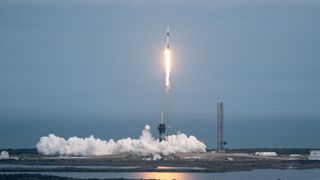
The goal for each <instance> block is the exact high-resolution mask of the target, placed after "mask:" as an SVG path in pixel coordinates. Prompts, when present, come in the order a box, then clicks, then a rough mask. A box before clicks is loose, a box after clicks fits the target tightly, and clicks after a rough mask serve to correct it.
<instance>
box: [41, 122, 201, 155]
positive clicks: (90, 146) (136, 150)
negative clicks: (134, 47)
mask: <svg viewBox="0 0 320 180" xmlns="http://www.w3.org/2000/svg"><path fill="white" fill-rule="evenodd" d="M36 147H37V150H38V152H39V153H41V154H44V155H76V156H99V155H112V154H120V153H130V154H134V155H139V156H147V155H156V154H160V155H169V154H174V153H188V152H205V151H206V145H205V144H204V143H202V142H200V141H199V140H198V139H197V138H196V137H194V136H187V135H185V134H182V133H178V134H176V135H170V136H168V141H162V142H159V141H158V140H157V139H154V138H153V137H152V135H151V132H150V126H149V125H146V126H145V128H144V130H143V131H142V134H141V136H140V137H139V139H131V138H130V137H128V138H126V139H120V140H118V141H114V140H113V139H110V140H109V141H106V140H101V139H99V138H94V137H93V136H90V137H87V138H78V137H70V138H69V139H67V140H66V139H64V138H61V137H58V136H55V135H54V134H49V135H48V136H44V137H41V138H40V141H39V142H38V143H37V145H36Z"/></svg>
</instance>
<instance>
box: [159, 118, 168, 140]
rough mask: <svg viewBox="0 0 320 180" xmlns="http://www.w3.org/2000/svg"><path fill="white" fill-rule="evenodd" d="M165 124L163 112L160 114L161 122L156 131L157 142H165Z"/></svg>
mask: <svg viewBox="0 0 320 180" xmlns="http://www.w3.org/2000/svg"><path fill="white" fill-rule="evenodd" d="M166 129H167V126H166V123H164V121H163V112H162V113H161V122H160V123H159V126H158V131H159V141H160V142H161V141H165V140H166Z"/></svg>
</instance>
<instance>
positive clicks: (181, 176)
mask: <svg viewBox="0 0 320 180" xmlns="http://www.w3.org/2000/svg"><path fill="white" fill-rule="evenodd" d="M2 173H5V172H2ZM35 173H37V172H35ZM39 173H40V174H46V175H55V176H62V177H74V178H99V179H102V178H132V179H161V180H171V179H176V180H200V179H201V180H257V179H259V180H279V179H281V180H318V179H320V169H309V170H272V169H271V170H254V171H239V172H227V173H167V172H136V173H111V172H75V173H73V172H39ZM6 174H13V173H6Z"/></svg>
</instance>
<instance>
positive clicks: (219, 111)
mask: <svg viewBox="0 0 320 180" xmlns="http://www.w3.org/2000/svg"><path fill="white" fill-rule="evenodd" d="M223 121H224V107H223V103H222V102H218V106H217V150H216V151H217V152H222V153H223V152H225V150H224V145H225V144H227V143H226V142H225V141H224V139H223V124H224V122H223Z"/></svg>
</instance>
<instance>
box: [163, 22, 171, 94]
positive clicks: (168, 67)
mask: <svg viewBox="0 0 320 180" xmlns="http://www.w3.org/2000/svg"><path fill="white" fill-rule="evenodd" d="M169 35H170V32H169V26H168V27H167V44H166V49H165V51H164V56H165V71H166V79H165V92H166V93H168V92H169V90H170V71H171V53H170V48H169Z"/></svg>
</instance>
